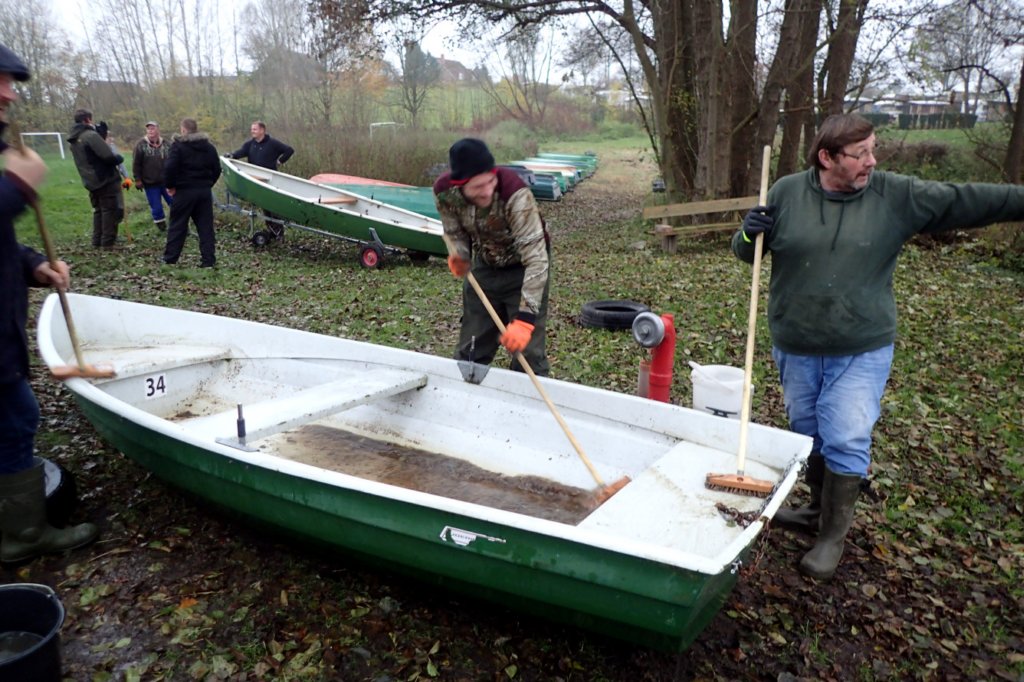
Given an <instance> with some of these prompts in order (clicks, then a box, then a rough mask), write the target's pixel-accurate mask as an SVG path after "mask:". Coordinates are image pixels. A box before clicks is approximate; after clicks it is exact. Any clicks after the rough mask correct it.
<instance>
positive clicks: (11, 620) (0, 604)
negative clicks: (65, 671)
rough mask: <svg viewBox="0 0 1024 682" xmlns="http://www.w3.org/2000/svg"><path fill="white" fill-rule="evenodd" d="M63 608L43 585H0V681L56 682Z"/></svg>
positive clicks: (58, 676) (59, 673)
mask: <svg viewBox="0 0 1024 682" xmlns="http://www.w3.org/2000/svg"><path fill="white" fill-rule="evenodd" d="M63 624H64V605H63V604H61V603H60V599H57V593H56V592H54V591H53V590H52V589H50V588H49V587H47V586H46V585H36V584H33V583H16V584H12V585H0V680H33V682H36V681H38V682H50V681H51V680H54V681H57V682H59V680H60V679H61V665H60V626H61V625H63Z"/></svg>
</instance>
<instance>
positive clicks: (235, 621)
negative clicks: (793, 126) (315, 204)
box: [3, 140, 1024, 680]
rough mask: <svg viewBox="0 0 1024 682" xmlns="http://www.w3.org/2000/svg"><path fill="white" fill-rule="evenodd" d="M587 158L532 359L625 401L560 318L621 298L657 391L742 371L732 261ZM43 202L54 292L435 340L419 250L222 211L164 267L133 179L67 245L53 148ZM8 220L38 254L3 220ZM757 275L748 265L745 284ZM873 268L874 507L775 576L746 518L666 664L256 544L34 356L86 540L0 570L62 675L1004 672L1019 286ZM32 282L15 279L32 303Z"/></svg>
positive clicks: (583, 339) (434, 348)
mask: <svg viewBox="0 0 1024 682" xmlns="http://www.w3.org/2000/svg"><path fill="white" fill-rule="evenodd" d="M595 147H596V145H595V144H594V143H593V142H592V141H591V142H587V141H580V142H579V143H569V144H566V145H564V146H563V145H559V146H558V150H559V151H582V150H584V149H592V148H595ZM548 148H551V147H550V146H549V147H548ZM596 151H598V152H599V153H600V154H601V157H602V166H601V168H600V170H599V171H598V174H597V176H595V178H593V179H592V180H590V181H588V182H587V183H584V184H583V185H582V186H581V187H580V188H579V189H578V190H576V192H574V193H571V194H569V195H568V196H567V197H566V198H565V200H564V201H563V202H561V203H560V204H545V205H543V206H542V209H543V211H544V214H545V217H546V218H547V222H548V224H549V226H550V227H551V230H552V232H553V235H554V278H555V279H554V287H553V290H552V306H551V319H550V323H549V329H550V339H549V347H550V354H551V360H552V374H553V375H555V376H557V377H559V378H562V379H568V380H571V381H576V382H579V383H583V384H587V385H594V386H600V387H603V388H608V389H611V390H616V391H622V392H633V390H634V389H635V385H636V374H637V366H638V363H639V360H640V359H641V358H642V357H643V352H642V351H641V349H640V348H639V347H638V346H637V344H636V343H635V342H634V341H633V340H632V338H631V336H630V335H629V334H628V333H623V332H610V331H604V330H595V329H591V328H587V327H583V326H581V325H580V324H578V320H577V318H578V316H579V312H580V309H581V307H582V305H583V304H584V303H585V302H587V301H591V300H595V299H632V300H635V301H639V302H643V303H646V304H647V305H649V306H651V308H652V309H654V310H655V311H658V312H671V313H673V314H674V315H675V322H676V327H677V329H678V330H679V343H678V348H677V353H678V362H677V373H676V376H675V378H674V381H673V384H672V390H671V392H672V400H673V401H674V402H678V403H682V404H688V403H689V401H690V397H691V388H690V382H689V377H688V372H687V371H684V370H685V361H686V360H687V359H693V360H696V361H697V362H700V363H703V364H709V363H722V364H730V365H734V366H737V367H739V366H742V363H743V351H744V343H745V333H746V319H747V298H748V293H749V285H750V279H749V278H750V271H749V268H748V267H746V266H744V265H742V264H739V263H738V262H737V261H736V260H735V259H734V258H733V257H732V255H731V253H730V252H729V249H728V245H727V237H726V236H725V235H717V236H716V235H708V236H703V237H697V238H692V239H688V240H685V241H683V242H681V245H680V249H679V252H678V253H676V254H674V255H668V254H665V253H663V252H661V251H660V250H659V248H658V246H657V243H656V241H655V239H654V237H653V236H652V235H650V234H648V229H649V226H648V225H645V224H644V223H643V222H642V221H640V219H639V213H640V208H641V206H642V205H643V202H644V201H645V199H646V193H647V191H648V189H649V187H650V181H651V179H652V178H653V177H654V175H655V172H654V169H653V168H652V166H651V163H650V159H649V156H648V154H647V153H646V151H645V148H644V145H643V141H642V140H633V141H616V142H615V143H614V144H610V145H608V146H606V147H596ZM43 205H44V211H45V214H46V217H47V220H48V221H49V224H50V226H51V229H52V231H53V234H54V241H55V243H56V245H57V250H58V252H59V253H60V254H61V255H62V256H63V257H64V258H65V259H67V260H68V261H69V262H70V263H71V264H72V268H73V270H72V273H73V288H74V289H75V290H76V291H80V292H83V293H92V294H99V295H105V296H115V297H123V298H128V299H132V300H138V301H143V302H151V303H158V304H162V305H168V306H175V307H184V308H191V309H196V310H201V311H204V312H212V313H217V314H222V315H229V316H235V317H244V318H248V319H255V320H261V321H266V322H271V323H274V324H280V325H284V326H289V327H296V328H302V329H308V330H311V331H316V332H323V333H327V334H335V335H345V336H349V337H352V338H357V339H361V340H369V341H373V342H377V343H383V344H388V345H394V346H399V347H403V348H410V349H414V350H419V351H423V352H428V353H434V354H438V355H448V354H449V353H450V350H451V347H452V345H453V344H454V341H455V338H456V333H457V328H458V317H459V303H458V301H459V285H458V283H457V282H456V281H455V280H454V279H453V278H452V277H451V276H450V274H449V273H448V270H447V267H446V266H445V265H444V263H443V262H442V261H440V260H437V259H431V260H430V261H428V262H427V263H426V264H424V265H416V264H413V263H411V262H409V261H408V260H406V259H395V260H393V261H392V262H390V263H389V264H388V266H387V267H386V268H384V269H382V270H373V271H370V270H365V269H362V268H361V267H359V266H358V264H357V263H356V251H355V249H353V248H352V247H351V246H347V245H345V244H343V243H341V242H338V241H333V240H328V239H324V238H321V237H314V236H310V235H305V234H299V233H290V235H289V238H288V240H287V241H286V242H285V243H284V244H281V245H276V246H275V247H273V248H270V249H267V250H264V251H255V250H253V248H252V247H251V246H250V245H249V243H248V235H249V232H248V223H247V221H245V220H243V219H240V218H238V217H237V216H234V215H231V214H221V215H219V216H218V240H219V243H218V266H219V267H218V268H217V269H215V270H212V271H209V270H199V269H198V267H197V266H198V261H199V257H198V248H197V244H196V241H195V240H194V239H190V240H189V241H188V243H187V244H186V247H185V253H184V255H183V258H182V261H181V264H179V265H178V266H175V267H165V266H161V265H159V264H158V263H157V259H158V256H159V254H160V253H161V250H162V247H163V241H162V235H160V234H158V233H157V232H156V231H155V230H154V229H153V227H152V223H151V220H150V218H149V215H148V209H147V208H146V205H145V201H144V199H143V197H142V196H141V194H140V193H137V192H131V193H130V194H129V196H128V211H129V220H128V226H129V228H130V231H131V234H132V238H131V239H127V238H126V239H124V240H123V241H124V246H125V248H124V250H122V251H119V252H114V253H104V252H99V251H94V250H92V249H91V248H90V247H89V231H90V229H91V222H90V216H89V208H88V200H87V197H86V193H85V190H84V189H82V188H81V185H80V184H79V183H78V179H77V176H76V175H75V173H74V170H73V167H72V166H71V165H70V161H68V162H65V163H63V164H62V163H60V162H59V161H55V162H54V163H53V165H52V175H51V181H50V183H49V185H48V186H47V189H46V191H45V193H44V200H43ZM19 236H20V237H21V238H22V239H23V240H24V241H26V242H28V243H34V244H39V241H38V238H37V236H36V231H35V226H34V223H33V222H32V220H31V219H30V218H25V219H23V220H22V221H21V223H20V224H19ZM767 275H768V272H767V266H766V269H765V272H764V276H763V281H764V282H765V283H766V282H767ZM894 284H895V288H896V292H897V299H898V301H899V312H900V320H901V321H900V338H899V340H898V342H897V349H896V351H897V353H896V361H895V363H894V366H893V373H892V377H891V381H890V385H889V389H888V392H887V394H886V397H885V399H884V401H883V410H884V413H883V417H882V420H881V422H880V424H879V426H878V428H877V430H876V443H875V448H874V470H873V471H874V486H875V489H876V490H877V491H878V492H879V493H880V495H881V500H879V501H870V500H868V499H866V498H864V499H863V500H862V502H861V503H860V504H859V505H858V517H857V521H856V523H855V525H854V528H853V531H852V532H851V535H850V538H849V542H848V543H847V552H846V558H845V559H844V561H843V564H842V565H841V566H840V569H839V572H838V574H837V577H836V580H834V581H833V582H832V583H830V584H828V585H825V586H821V585H817V584H814V583H812V582H810V581H807V580H805V579H803V578H802V577H800V576H799V575H797V574H796V573H795V571H794V570H793V566H794V564H795V562H796V561H797V560H798V559H799V557H800V555H801V554H802V552H804V551H806V549H807V547H808V543H809V539H808V538H806V537H804V536H801V535H798V534H793V533H789V532H783V531H781V530H778V529H772V530H771V531H770V532H769V533H768V534H767V535H766V536H765V540H764V542H763V544H762V546H761V548H760V552H759V555H758V557H757V561H756V562H755V565H754V566H753V567H751V568H750V569H748V570H745V571H744V574H743V576H742V577H741V580H740V583H739V586H738V588H737V590H736V591H735V592H734V593H733V595H732V596H731V597H730V599H729V601H728V603H727V604H726V605H725V608H724V609H723V610H722V612H721V613H720V614H719V616H718V617H717V618H716V619H715V621H714V622H713V623H712V624H711V626H710V627H709V628H708V629H707V630H706V631H705V633H704V634H703V635H702V636H701V637H700V638H699V639H698V641H697V642H696V643H695V644H694V646H693V647H692V648H691V649H690V650H689V651H687V652H686V653H685V654H683V655H681V656H678V657H676V656H671V655H666V654H659V653H656V652H650V651H646V650H643V649H640V648H636V647H628V646H624V645H621V644H618V643H615V642H609V641H606V640H601V639H598V638H593V637H590V636H588V635H586V634H583V633H580V632H578V631H574V630H572V629H570V628H562V627H559V626H554V625H551V624H549V623H546V622H544V621H538V620H534V619H528V618H524V617H521V616H519V615H518V614H516V613H514V612H508V611H505V610H503V609H499V608H496V607H492V606H489V605H486V604H479V603H477V602H475V601H473V600H472V599H467V598H463V597H456V596H453V595H448V594H434V593H430V591H429V590H423V589H422V587H421V586H419V585H416V584H411V583H407V582H406V581H404V580H402V579H399V578H396V577H395V576H393V575H392V574H390V573H388V572H387V571H377V570H374V569H369V568H366V567H364V566H361V565H359V564H357V563H355V562H351V561H349V560H348V559H347V558H345V557H337V556H332V557H323V556H320V555H318V554H316V553H314V552H311V551H309V550H307V549H305V548H300V547H294V546H289V545H280V544H278V543H277V542H276V541H275V540H274V539H273V538H266V537H264V536H262V535H261V534H260V533H259V532H257V531H253V530H252V529H250V528H248V527H247V526H246V525H245V524H244V523H239V522H237V521H234V520H231V519H228V518H226V517H224V516H223V515H222V514H220V513H219V512H216V511H215V510H212V509H210V508H208V507H207V506H205V505H203V504H201V503H197V502H196V501H195V500H191V499H188V498H185V497H182V496H181V495H179V494H178V493H177V492H175V491H174V490H171V489H168V488H167V487H165V486H163V485H162V484H160V483H159V482H158V481H154V480H151V479H150V478H149V477H148V476H147V475H146V474H145V472H143V471H141V470H140V469H139V467H137V466H136V465H134V464H133V463H131V462H128V461H126V460H124V458H123V457H121V456H120V455H119V454H118V453H115V452H113V451H111V450H110V449H109V448H107V447H106V446H104V445H103V444H101V443H100V442H99V441H98V439H97V438H96V436H95V434H94V433H93V432H92V430H91V427H89V426H88V425H87V424H86V423H85V422H84V420H83V419H82V418H81V416H80V415H79V414H78V413H77V410H76V409H75V408H73V407H70V406H69V405H70V404H69V402H68V396H67V394H66V393H65V392H64V391H63V390H62V389H61V388H60V387H59V386H58V385H55V384H54V383H53V382H52V381H50V380H48V379H47V378H46V377H44V376H43V375H42V372H38V373H37V376H36V377H34V383H33V385H34V387H35V388H36V390H37V393H38V394H39V395H40V398H41V402H42V403H43V408H44V423H43V428H42V433H41V437H40V439H39V442H40V452H41V454H43V455H44V456H48V457H52V458H54V459H56V460H58V461H61V462H63V463H64V464H65V465H66V466H68V468H69V469H71V470H73V471H75V472H76V473H77V474H78V476H79V483H80V486H81V489H82V490H83V501H82V511H81V514H82V515H83V516H88V517H90V518H92V519H94V520H96V521H97V522H99V523H100V524H101V525H102V527H103V533H104V539H103V542H102V543H100V544H97V545H94V546H92V547H90V548H87V549H84V550H80V551H78V552H74V553H72V554H71V555H69V556H67V557H63V556H61V557H48V558H45V559H41V560H38V561H35V562H32V563H31V564H28V565H26V566H24V567H20V568H19V569H18V570H17V571H16V572H15V571H14V570H10V569H4V573H3V576H4V578H5V580H4V582H10V581H13V580H32V581H39V582H46V583H48V584H52V585H56V586H57V587H58V589H59V590H60V592H61V594H62V598H63V600H64V602H65V605H66V606H67V607H68V611H69V617H68V622H67V624H66V625H65V628H64V640H65V662H66V669H67V674H68V675H69V676H70V677H72V678H73V679H93V680H106V679H173V680H178V679H207V680H221V679H324V680H332V679H351V680H362V679H367V680H398V679H426V678H430V677H435V676H436V677H437V678H438V679H449V680H483V679H489V680H495V679H514V680H665V679H673V678H674V679H709V680H710V679H721V680H734V679H754V678H756V679H772V680H775V679H783V677H782V676H787V675H788V676H789V677H788V678H785V679H836V680H846V679H860V680H888V679H964V680H968V679H970V680H973V679H1020V677H1021V676H1022V675H1024V641H1022V638H1021V633H1022V632H1024V615H1022V614H1024V590H1022V588H1021V577H1022V575H1024V558H1022V557H1024V523H1022V521H1021V518H1022V512H1024V486H1022V485H1021V482H1022V479H1024V454H1022V453H1024V430H1022V422H1024V418H1022V415H1024V382H1022V381H1021V376H1022V374H1024V371H1022V370H1024V327H1022V320H1024V278H1022V276H1021V275H1020V274H1016V273H1012V272H1009V271H1006V270H1001V269H998V268H996V267H993V266H992V265H989V264H987V263H985V262H983V261H981V260H979V259H978V258H976V257H975V255H974V252H973V251H972V249H971V244H970V243H967V244H960V245H933V246H932V247H930V248H924V247H919V246H910V247H908V249H907V251H906V253H905V255H904V256H903V258H902V259H901V261H900V264H899V267H898V268H897V272H896V276H895V283H894ZM41 296H42V292H34V293H33V303H34V305H38V302H39V300H40V299H41ZM765 303H766V297H765V296H762V301H761V309H762V310H763V309H764V305H765ZM768 348H769V340H768V335H767V329H766V325H765V323H764V319H763V315H762V319H761V320H760V322H759V328H758V332H757V354H756V358H755V379H754V380H755V383H756V385H757V389H756V395H755V401H754V411H753V418H754V420H755V421H758V422H762V423H767V424H772V425H775V426H780V427H784V426H785V420H784V416H783V414H782V406H781V396H780V394H779V391H778V388H777V386H776V383H777V381H776V379H775V377H774V373H773V367H772V365H771V360H770V357H769V354H768Z"/></svg>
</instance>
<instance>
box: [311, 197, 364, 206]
mask: <svg viewBox="0 0 1024 682" xmlns="http://www.w3.org/2000/svg"><path fill="white" fill-rule="evenodd" d="M356 201H358V200H357V199H356V198H355V197H327V198H326V199H325V198H323V197H320V200H319V201H318V203H321V204H354V203H356Z"/></svg>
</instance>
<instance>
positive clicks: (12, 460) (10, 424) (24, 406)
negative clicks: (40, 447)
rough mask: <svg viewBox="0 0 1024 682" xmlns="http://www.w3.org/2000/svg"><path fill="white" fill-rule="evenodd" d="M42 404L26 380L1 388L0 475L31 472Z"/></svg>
mask: <svg viewBox="0 0 1024 682" xmlns="http://www.w3.org/2000/svg"><path fill="white" fill-rule="evenodd" d="M38 428H39V403H37V402H36V397H35V395H34V394H33V393H32V387H31V386H29V385H28V381H27V380H26V379H22V380H21V381H17V382H15V383H12V384H0V474H14V473H17V472H19V471H24V470H26V469H30V468H32V464H33V459H32V456H33V454H34V450H35V441H36V430H37V429H38Z"/></svg>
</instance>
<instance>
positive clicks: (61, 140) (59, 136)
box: [21, 133, 66, 159]
mask: <svg viewBox="0 0 1024 682" xmlns="http://www.w3.org/2000/svg"><path fill="white" fill-rule="evenodd" d="M40 135H56V136H57V145H58V146H59V147H60V158H62V159H64V158H66V157H65V156H64V133H22V134H21V144H22V145H24V144H25V138H26V137H38V136H40Z"/></svg>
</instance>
